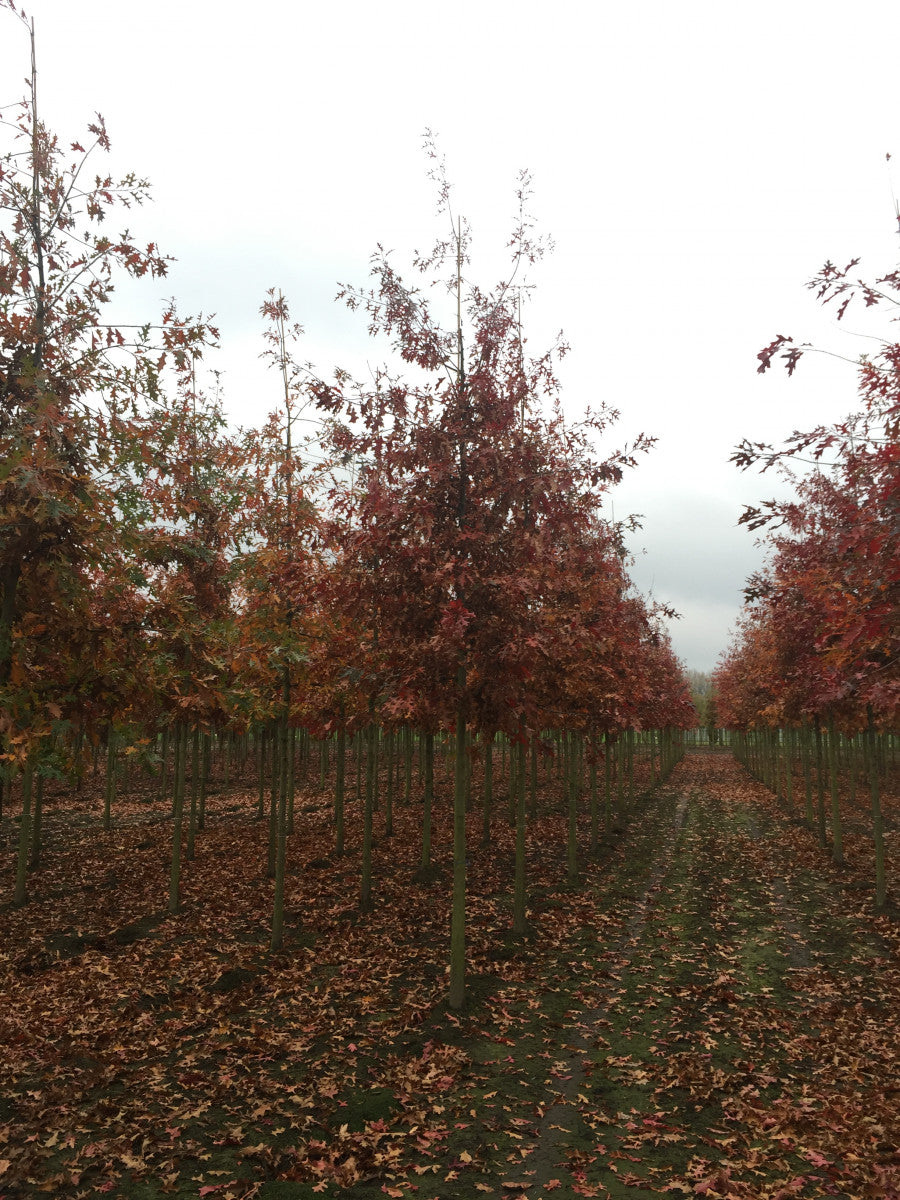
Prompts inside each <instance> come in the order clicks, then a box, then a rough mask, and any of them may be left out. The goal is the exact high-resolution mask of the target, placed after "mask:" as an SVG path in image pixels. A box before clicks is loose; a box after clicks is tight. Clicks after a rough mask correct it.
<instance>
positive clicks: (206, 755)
mask: <svg viewBox="0 0 900 1200" xmlns="http://www.w3.org/2000/svg"><path fill="white" fill-rule="evenodd" d="M211 772H212V734H210V733H204V735H203V764H202V766H201V770H200V804H199V807H198V810H197V828H198V829H200V830H203V829H205V828H206V794H207V792H208V791H209V777H210V774H211Z"/></svg>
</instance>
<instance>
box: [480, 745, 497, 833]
mask: <svg viewBox="0 0 900 1200" xmlns="http://www.w3.org/2000/svg"><path fill="white" fill-rule="evenodd" d="M493 802H494V735H493V733H490V734H487V735H486V736H485V740H484V808H483V810H482V824H481V844H482V845H483V846H488V845H490V841H491V807H492V805H493Z"/></svg>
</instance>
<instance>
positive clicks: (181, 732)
mask: <svg viewBox="0 0 900 1200" xmlns="http://www.w3.org/2000/svg"><path fill="white" fill-rule="evenodd" d="M186 742H187V728H186V726H183V725H182V724H181V722H180V721H179V722H177V723H176V725H175V782H174V788H173V790H174V797H173V803H172V816H173V822H172V867H171V871H170V873H169V912H170V913H177V912H178V910H179V908H180V904H181V898H180V887H181V828H182V823H183V819H184V760H185V758H186V750H187V745H186Z"/></svg>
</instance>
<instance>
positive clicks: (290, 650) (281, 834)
mask: <svg viewBox="0 0 900 1200" xmlns="http://www.w3.org/2000/svg"><path fill="white" fill-rule="evenodd" d="M0 6H2V7H3V8H6V9H8V10H11V11H12V12H13V13H14V14H15V15H16V16H18V17H20V18H21V19H23V20H24V15H23V14H20V13H18V12H17V11H16V9H15V7H14V5H13V4H12V3H11V0H2V3H0ZM31 44H32V73H31V92H30V95H29V96H27V97H26V99H25V100H24V101H23V102H22V103H21V105H19V106H18V108H16V109H15V110H9V109H6V110H3V118H4V119H3V125H2V128H3V129H4V130H5V131H6V132H7V133H9V134H10V135H11V138H12V144H11V148H10V149H9V150H8V151H7V152H6V153H5V154H4V155H3V156H2V158H0V212H2V213H3V224H2V226H0V462H2V467H0V509H2V526H0V753H2V757H3V760H4V762H5V763H6V764H7V767H8V768H10V769H11V770H12V771H13V772H16V773H18V774H20V775H21V777H22V792H23V797H24V818H25V819H23V822H22V841H21V847H22V848H21V850H20V877H22V878H23V876H22V872H23V870H24V867H23V863H24V862H25V860H26V858H27V850H26V847H27V840H28V826H29V805H30V803H31V795H32V779H33V776H34V775H35V773H37V775H38V776H47V775H53V774H55V775H61V776H72V775H77V773H78V772H79V770H80V769H81V768H82V766H83V763H84V761H85V756H86V755H89V754H90V753H91V748H92V747H96V746H98V745H99V744H103V745H104V746H105V747H106V749H107V752H108V753H109V755H110V761H111V762H114V761H115V754H116V752H117V749H118V745H119V743H120V742H121V740H122V738H123V737H125V738H126V739H128V740H129V741H130V743H131V746H132V748H134V749H136V750H137V749H139V747H140V745H141V744H142V743H143V744H150V742H151V741H153V740H154V739H155V738H156V736H157V735H158V733H159V732H160V730H162V729H167V730H168V731H169V733H170V738H171V743H172V746H173V747H174V753H175V778H176V780H179V779H180V780H183V779H184V775H185V764H186V762H187V760H188V759H189V758H190V757H191V756H193V761H194V765H195V770H194V776H195V777H196V776H197V775H198V771H197V769H196V766H197V756H198V755H199V754H200V753H201V752H202V751H201V741H200V739H201V738H202V736H203V734H204V733H205V732H208V731H210V730H212V729H220V730H222V729H227V730H231V731H233V732H237V733H240V734H243V733H246V731H247V730H249V729H250V728H251V727H253V728H255V729H259V728H261V727H265V728H266V729H267V730H268V736H269V746H270V752H269V754H268V756H267V758H266V759H265V761H266V762H267V763H268V764H269V766H268V769H269V771H270V773H271V778H272V780H273V781H274V783H273V785H272V794H273V797H275V798H276V802H275V812H274V816H273V822H274V828H275V846H276V852H275V857H276V921H275V924H276V928H277V926H278V920H279V917H278V906H279V904H281V903H282V901H283V885H284V854H285V837H286V831H287V824H288V823H287V804H288V794H289V785H288V781H289V776H290V770H291V766H290V764H291V763H292V762H293V751H292V749H291V747H292V745H293V741H292V737H293V735H292V730H296V729H297V728H304V729H306V730H308V731H310V732H312V733H314V734H315V735H316V736H323V735H331V734H334V735H335V736H338V737H342V736H347V735H352V734H353V733H354V732H356V731H358V730H360V729H365V730H367V731H368V733H367V735H366V736H367V737H368V749H367V754H368V755H369V756H370V757H374V755H375V754H376V753H377V738H378V733H377V731H378V729H379V728H381V729H385V730H388V731H396V730H401V729H407V728H414V729H416V730H418V731H419V732H421V733H422V734H424V735H425V736H429V735H434V734H436V733H437V732H439V731H441V730H449V731H451V732H452V734H453V745H454V747H455V754H456V761H455V781H456V784H455V813H456V816H455V831H456V832H455V838H456V841H455V851H454V863H455V876H454V910H453V911H454V919H453V951H452V963H453V967H452V971H451V1002H453V1003H456V1004H458V1003H461V1001H462V977H463V976H462V971H463V912H464V907H463V895H464V888H465V848H464V814H465V796H466V778H467V771H468V762H469V745H470V741H471V739H472V738H473V737H477V738H478V739H479V740H480V741H481V742H482V743H487V744H489V743H490V741H491V739H492V738H493V737H494V736H495V735H497V734H504V735H505V736H506V737H507V738H509V739H511V740H512V742H513V743H514V744H515V745H517V746H518V747H519V748H520V753H521V754H523V755H524V753H525V751H526V748H527V746H528V744H529V743H530V742H531V741H533V740H534V739H535V738H536V737H537V736H538V735H539V734H540V731H542V730H546V729H548V728H551V729H557V730H564V731H566V733H567V735H568V734H576V733H577V734H578V735H580V736H582V737H584V736H586V737H588V738H589V739H594V742H595V743H596V742H597V740H598V739H599V738H600V737H601V736H604V737H607V738H610V737H611V738H616V737H618V736H619V735H620V734H621V733H622V732H623V731H626V730H629V729H635V728H663V727H666V726H683V725H686V724H690V723H692V721H693V719H694V713H693V709H692V707H691V704H690V699H689V695H688V692H687V688H686V684H685V682H684V679H683V676H682V672H681V669H680V666H679V664H678V663H677V661H676V659H675V657H674V655H673V653H672V650H671V647H670V645H669V643H668V640H667V638H666V636H665V634H664V632H663V630H662V628H661V623H660V618H661V615H662V614H661V612H660V611H659V610H657V609H654V608H650V607H648V606H647V605H646V604H645V602H644V601H643V600H642V599H641V597H640V596H639V595H637V593H636V592H635V591H634V590H633V588H632V587H631V585H630V582H629V579H628V576H627V572H626V566H625V553H624V549H623V546H622V530H621V529H620V528H619V527H616V526H614V525H613V524H611V523H610V522H609V521H608V520H607V519H606V517H605V515H604V511H603V507H602V505H603V498H604V495H605V492H606V491H607V489H608V488H609V487H610V486H611V485H612V484H614V483H615V482H616V480H618V479H619V478H620V476H621V474H622V472H623V470H625V469H626V468H627V467H629V466H631V465H633V464H634V462H635V456H636V455H637V454H638V453H640V452H641V451H643V450H644V449H646V448H647V447H648V446H649V444H650V440H649V439H647V438H643V437H642V438H640V439H638V442H637V443H636V444H635V445H634V446H631V447H629V448H626V449H625V450H623V451H619V452H615V453H613V454H611V455H609V456H607V457H605V458H600V457H598V456H597V455H596V453H595V451H594V449H593V443H594V439H595V438H596V437H597V436H598V435H600V434H602V433H603V432H604V431H605V430H606V428H607V427H608V425H609V424H610V423H611V421H612V420H613V419H614V417H615V414H614V413H612V412H608V411H606V410H601V411H600V412H599V413H597V414H594V415H590V414H589V415H588V416H587V417H586V419H585V420H584V421H583V422H581V423H579V424H577V425H573V424H572V423H571V422H569V421H568V420H567V419H566V417H565V415H564V413H563V410H562V407H561V404H560V401H559V396H558V389H557V384H556V379H555V376H554V363H555V361H556V358H557V356H558V355H560V354H562V353H563V351H564V347H563V346H562V344H561V343H560V344H558V345H557V346H555V347H554V348H553V349H552V350H551V351H550V352H549V353H548V354H546V355H544V356H542V357H540V358H538V359H532V358H529V357H528V356H526V353H525V346H524V339H523V336H522V329H521V303H522V295H523V285H524V276H525V272H526V270H527V267H528V265H529V264H530V263H532V262H534V261H535V259H536V258H538V257H539V256H540V253H541V246H540V243H539V242H538V241H537V240H535V238H534V237H533V233H532V225H531V221H530V218H529V216H528V213H527V199H528V194H529V185H528V180H527V177H523V178H522V179H521V181H520V187H519V192H518V198H519V217H518V221H517V223H516V229H515V231H514V234H513V237H512V239H511V250H512V261H511V267H510V275H509V278H508V279H507V280H506V281H504V282H501V283H500V284H498V285H497V286H496V287H495V288H492V289H491V290H489V291H484V290H482V289H480V288H479V287H478V286H477V285H475V284H474V283H472V282H470V281H469V280H468V279H467V277H466V272H467V270H468V268H469V256H468V250H469V233H468V230H467V228H466V225H465V223H464V222H463V221H461V220H459V219H458V218H455V217H454V215H453V214H452V212H451V210H450V202H449V197H450V192H449V187H448V185H447V181H446V178H445V175H444V172H443V166H442V164H441V163H440V161H439V160H438V159H437V157H436V154H435V151H434V147H433V144H431V143H429V154H430V155H431V156H432V160H433V162H434V164H435V165H434V170H433V176H434V178H435V180H436V182H437V184H438V187H439V194H440V201H441V211H442V213H443V215H444V216H445V218H446V220H447V227H448V229H449V230H450V236H449V237H448V238H447V239H446V240H443V241H439V242H438V243H437V245H436V246H435V247H434V248H433V250H432V252H431V253H430V254H429V255H427V256H423V257H421V258H420V259H418V260H417V262H416V264H415V266H416V269H417V271H418V274H419V276H420V280H421V282H420V284H419V285H418V286H409V285H408V284H407V283H405V282H404V280H403V279H402V278H401V277H400V276H399V275H398V274H397V272H396V271H395V270H394V268H393V266H392V264H391V261H390V259H389V257H388V256H387V255H386V254H384V253H382V252H381V251H379V253H378V254H377V255H376V256H375V258H374V259H373V267H372V271H373V276H374V283H373V286H372V287H371V288H370V289H368V290H358V289H350V288H348V289H345V290H344V293H343V295H344V298H345V299H346V301H347V302H348V303H349V304H350V306H351V307H352V308H359V309H362V310H364V312H365V313H366V315H367V318H368V323H369V329H370V331H371V332H372V333H375V334H377V335H380V336H383V337H384V338H386V339H387V341H389V342H390V345H391V356H392V357H391V360H390V361H391V362H392V363H394V364H396V366H395V367H391V366H386V367H384V368H382V369H381V370H379V371H378V372H376V373H375V376H374V378H373V379H372V380H370V381H367V382H366V383H365V384H364V385H363V384H358V383H356V382H355V381H354V380H352V379H351V378H350V377H349V375H347V374H346V373H345V372H342V371H338V372H336V373H335V375H334V377H333V380H332V381H330V382H326V381H324V380H323V379H321V378H320V377H318V376H316V375H315V374H314V373H313V372H312V371H311V370H309V369H308V368H306V367H302V366H301V365H299V364H298V363H297V362H296V361H295V359H294V356H293V347H294V343H295V339H296V338H297V336H299V334H300V332H301V331H300V330H299V329H298V328H297V327H296V326H292V325H291V323H290V316H289V312H288V306H287V303H286V301H285V299H284V298H283V297H282V296H281V294H280V293H277V294H276V293H275V292H274V291H273V292H271V293H270V294H269V296H268V298H267V299H266V301H265V303H264V305H263V308H262V314H263V317H264V319H265V322H266V339H267V342H266V345H267V350H266V353H267V355H268V357H269V360H270V363H271V365H272V366H273V367H274V368H275V370H276V371H277V375H278V379H279V385H278V395H279V402H278V404H277V405H273V408H275V409H276V411H275V412H274V413H273V415H272V417H271V418H270V419H269V421H268V422H267V423H266V424H265V425H264V426H263V427H262V428H260V429H257V430H251V431H249V432H232V431H229V430H228V428H227V427H226V423H225V421H224V419H223V415H222V410H221V406H220V404H219V400H218V397H217V396H213V397H210V396H208V395H206V394H205V393H204V392H203V390H202V388H200V387H198V385H197V369H198V363H199V361H200V359H201V357H202V355H203V353H204V351H206V350H208V349H209V348H210V346H211V345H212V344H213V343H214V341H215V338H216V336H217V334H216V331H215V329H214V328H213V327H212V326H211V325H210V323H209V322H208V321H206V320H205V319H203V318H202V317H201V318H198V319H196V320H186V319H183V318H181V317H180V316H179V315H178V313H177V311H176V309H175V306H174V304H173V305H170V306H169V307H168V309H167V310H166V311H165V312H164V314H163V315H162V318H161V320H160V321H159V322H157V323H155V324H154V323H148V324H146V325H144V326H142V327H140V328H138V329H134V328H124V327H120V326H117V325H115V324H113V323H110V322H109V321H108V320H107V318H106V312H107V307H108V305H109V302H110V300H111V298H112V294H113V288H114V281H115V275H116V272H117V271H122V272H125V273H127V274H130V275H133V276H142V275H150V276H152V277H159V276H163V275H165V273H166V269H167V263H168V260H167V259H166V258H165V257H164V256H163V255H161V254H160V252H159V250H158V248H157V247H156V246H155V244H152V243H151V244H150V245H148V246H146V247H143V246H140V245H139V244H138V243H137V242H136V240H135V239H133V238H132V237H131V236H130V235H129V234H128V233H127V232H124V233H122V234H120V235H118V236H110V235H109V234H107V232H106V229H107V223H108V220H109V218H110V217H111V215H112V213H113V210H114V209H116V208H117V207H122V206H124V207H125V208H128V207H131V206H134V205H139V204H141V203H142V202H143V200H144V199H145V198H146V195H147V185H146V183H145V182H144V181H142V180H139V179H137V178H136V177H134V176H127V177H126V178H125V179H123V180H120V181H115V180H113V179H112V178H111V177H108V176H103V175H96V176H94V178H93V180H92V181H91V180H90V178H89V170H90V168H89V166H88V163H89V160H91V159H92V158H93V157H95V156H97V155H99V154H101V153H102V152H103V151H105V150H107V149H108V147H109V142H108V138H107V134H106V130H105V127H104V125H103V123H102V120H101V119H99V118H98V120H97V123H95V124H94V125H92V126H91V127H90V133H91V141H90V143H89V144H88V145H87V146H83V145H81V144H80V143H74V144H73V145H72V146H71V147H70V148H69V149H67V150H66V149H64V148H63V147H62V146H61V145H60V143H59V142H58V140H57V139H56V138H55V137H54V136H53V135H52V134H51V133H50V132H49V131H48V130H47V129H46V127H45V126H44V125H43V124H42V122H41V121H40V120H39V118H38V111H37V91H36V78H37V76H36V70H35V68H34V35H33V28H32V29H31ZM442 310H443V311H444V312H445V313H446V314H447V316H448V317H449V320H448V321H446V322H444V323H442V322H441V320H440V319H439V318H438V316H436V315H435V314H437V313H440V312H441V311H442ZM410 371H417V372H418V375H417V382H410V381H409V379H408V377H407V376H408V374H409V372H410ZM313 412H314V413H316V414H317V417H318V418H319V419H318V422H317V425H316V429H317V433H316V444H315V454H311V453H310V448H309V446H308V445H303V446H301V445H299V444H298V437H297V429H298V421H299V420H300V419H301V414H303V413H305V414H306V415H307V417H308V415H309V414H310V413H313ZM303 419H306V417H304V418H303ZM339 761H342V759H341V758H339ZM7 775H8V772H7ZM522 775H523V778H524V768H523V769H522ZM111 777H113V778H114V772H112V773H111ZM368 791H369V792H370V791H371V789H368ZM523 795H524V792H523ZM183 801H184V790H183V786H178V785H176V787H175V796H174V816H175V840H174V848H173V863H172V884H171V897H170V906H172V907H177V896H178V878H179V855H180V848H181V834H182V828H181V827H182V820H183V813H182V806H183ZM372 801H373V797H372V795H371V794H367V797H366V814H367V815H366V820H367V822H369V825H370V820H371V809H372ZM108 811H109V803H108V805H107V820H108ZM520 824H521V836H522V837H523V838H524V829H525V822H524V813H523V814H522V817H521V822H520ZM20 883H21V879H20ZM20 895H22V896H23V895H24V891H23V889H22V888H21V887H20V886H19V885H18V884H17V896H20ZM273 939H275V940H277V938H276V935H275V934H273Z"/></svg>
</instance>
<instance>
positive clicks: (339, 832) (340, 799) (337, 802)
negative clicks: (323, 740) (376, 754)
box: [334, 704, 347, 854]
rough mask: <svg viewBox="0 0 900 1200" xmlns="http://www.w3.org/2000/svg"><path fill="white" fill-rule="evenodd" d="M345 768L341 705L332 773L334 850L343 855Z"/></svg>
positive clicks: (345, 743)
mask: <svg viewBox="0 0 900 1200" xmlns="http://www.w3.org/2000/svg"><path fill="white" fill-rule="evenodd" d="M346 767H347V730H346V728H345V727H344V706H343V704H341V715H340V723H339V724H338V734H337V762H336V763H335V771H334V842H335V845H334V849H335V853H336V854H343V853H344V775H345V771H346Z"/></svg>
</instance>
